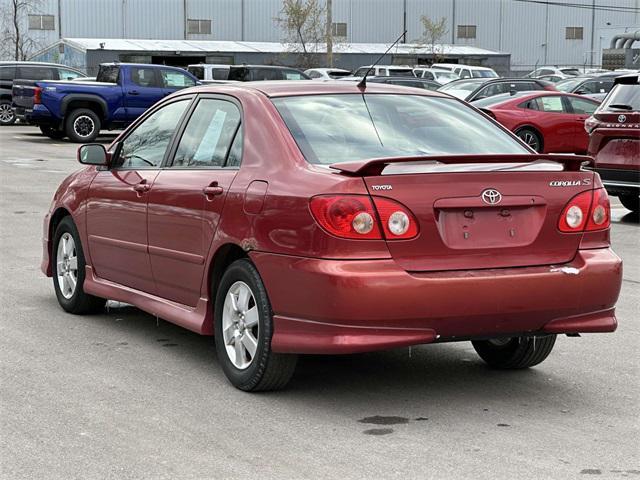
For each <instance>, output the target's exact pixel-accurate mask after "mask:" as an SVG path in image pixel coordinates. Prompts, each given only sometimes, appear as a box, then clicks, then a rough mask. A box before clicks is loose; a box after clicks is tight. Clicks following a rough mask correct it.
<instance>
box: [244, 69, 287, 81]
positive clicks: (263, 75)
mask: <svg viewBox="0 0 640 480" xmlns="http://www.w3.org/2000/svg"><path fill="white" fill-rule="evenodd" d="M282 78H283V77H282V74H281V73H280V71H278V70H276V69H272V68H256V69H255V70H253V71H252V72H251V80H258V81H260V80H282Z"/></svg>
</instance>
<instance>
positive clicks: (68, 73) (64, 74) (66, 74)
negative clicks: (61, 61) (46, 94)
mask: <svg viewBox="0 0 640 480" xmlns="http://www.w3.org/2000/svg"><path fill="white" fill-rule="evenodd" d="M58 75H59V77H60V80H73V79H74V78H79V77H84V75H82V74H81V73H78V72H74V71H73V70H66V69H64V68H59V69H58Z"/></svg>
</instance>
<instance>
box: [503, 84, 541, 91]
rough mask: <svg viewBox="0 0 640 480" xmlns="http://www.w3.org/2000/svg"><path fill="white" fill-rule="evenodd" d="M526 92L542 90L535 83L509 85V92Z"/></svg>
mask: <svg viewBox="0 0 640 480" xmlns="http://www.w3.org/2000/svg"><path fill="white" fill-rule="evenodd" d="M511 90H515V91H516V92H527V91H529V90H542V86H541V85H540V84H538V83H536V82H515V83H511V84H509V91H511Z"/></svg>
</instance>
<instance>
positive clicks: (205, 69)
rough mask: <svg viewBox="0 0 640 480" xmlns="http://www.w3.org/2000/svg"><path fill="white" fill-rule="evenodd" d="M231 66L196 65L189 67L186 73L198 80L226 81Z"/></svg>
mask: <svg viewBox="0 0 640 480" xmlns="http://www.w3.org/2000/svg"><path fill="white" fill-rule="evenodd" d="M230 68H231V65H218V64H212V63H198V64H197V65H189V66H188V67H187V71H188V72H189V73H190V74H191V75H193V76H194V77H196V78H197V79H198V80H227V79H228V78H229V69H230Z"/></svg>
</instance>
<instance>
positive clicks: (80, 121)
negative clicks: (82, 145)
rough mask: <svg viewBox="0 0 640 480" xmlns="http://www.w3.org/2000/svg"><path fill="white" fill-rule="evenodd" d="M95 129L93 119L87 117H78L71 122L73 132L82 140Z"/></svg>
mask: <svg viewBox="0 0 640 480" xmlns="http://www.w3.org/2000/svg"><path fill="white" fill-rule="evenodd" d="M95 128H96V126H95V124H94V123H93V119H92V118H91V117H90V116H88V115H80V116H79V117H78V118H76V119H75V120H74V121H73V131H74V132H76V134H77V135H78V136H79V137H82V138H87V137H89V136H91V134H92V133H93V130H94V129H95Z"/></svg>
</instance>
